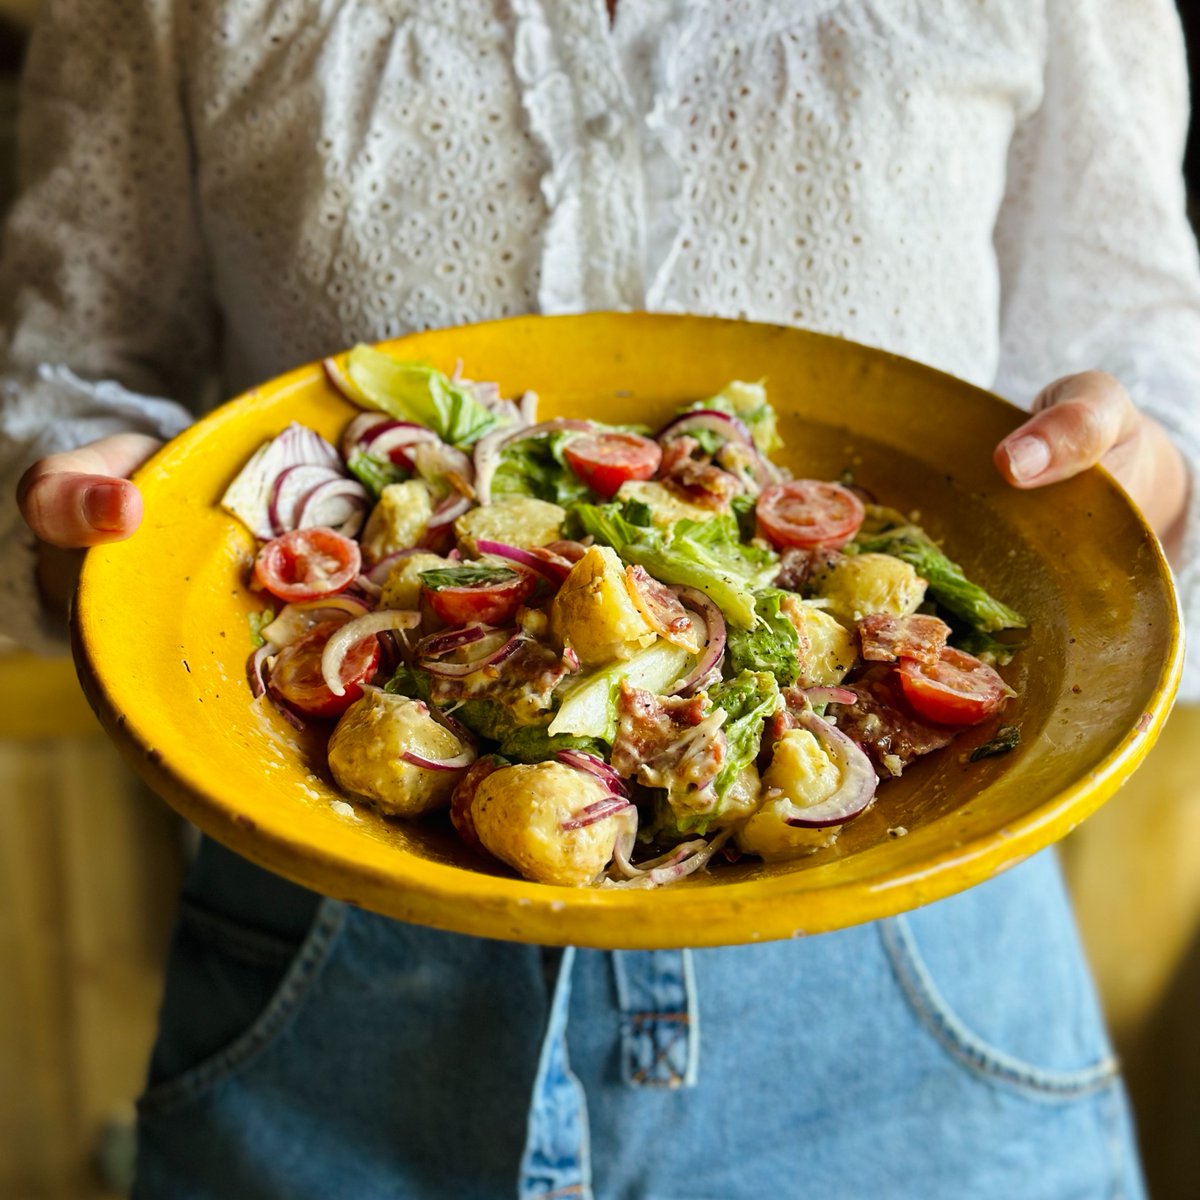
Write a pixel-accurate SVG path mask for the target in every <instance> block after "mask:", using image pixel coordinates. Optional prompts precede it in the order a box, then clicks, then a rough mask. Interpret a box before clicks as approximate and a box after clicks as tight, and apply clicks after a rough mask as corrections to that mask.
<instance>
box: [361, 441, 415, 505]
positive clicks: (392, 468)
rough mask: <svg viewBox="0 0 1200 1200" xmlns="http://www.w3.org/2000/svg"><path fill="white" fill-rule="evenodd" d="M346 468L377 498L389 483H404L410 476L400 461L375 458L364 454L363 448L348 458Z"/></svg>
mask: <svg viewBox="0 0 1200 1200" xmlns="http://www.w3.org/2000/svg"><path fill="white" fill-rule="evenodd" d="M346 470H348V471H349V472H350V474H351V475H353V476H354V477H355V478H356V479H357V480H358V482H359V483H361V484H362V485H363V487H365V488H366V489H367V491H368V492H370V493H371V496H372V497H373V498H374V499H376V500H378V499H379V495H380V493H381V492H382V491H383V489H384V488H385V487H387V486H388V484H390V483H403V482H404V480H406V479H407V478H408V477H409V476H408V472H407V471H406V470H405V469H404V468H403V467H402V466H400V465H399V463H394V462H391V461H390V460H389V459H386V458H375V457H374V456H373V455H371V454H364V453H363V452H362V451H361V450H356V451H355V452H354V453H353V454H351V455H350V457H349V459H347V460H346Z"/></svg>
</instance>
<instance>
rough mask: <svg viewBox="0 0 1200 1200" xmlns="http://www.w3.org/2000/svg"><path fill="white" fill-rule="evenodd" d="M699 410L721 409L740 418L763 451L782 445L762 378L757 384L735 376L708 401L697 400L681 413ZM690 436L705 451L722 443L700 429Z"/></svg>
mask: <svg viewBox="0 0 1200 1200" xmlns="http://www.w3.org/2000/svg"><path fill="white" fill-rule="evenodd" d="M700 409H708V410H711V411H715V412H723V413H727V414H728V415H729V416H731V417H737V418H739V419H740V420H741V421H742V423H743V424H745V425H746V426H747V427H748V428H749V430H750V436H751V437H753V439H754V444H755V446H757V447H758V449H759V451H760V452H761V453H763V454H770V453H771V452H772V451H773V450H779V449H781V448H782V446H783V438H781V437H780V436H779V430H778V428H777V422H776V417H775V410H774V408H772V407H771V404H770V402H769V401H768V400H767V389H766V387H765V386H764V385H763V381H762V380H761V379H760V380H759V381H758V382H757V383H745V382H743V381H742V380H740V379H735V380H734V381H733V382H732V383H727V384H726V385H725V386H724V387H723V388H722V389H721V390H720V391H719V392H718V393H717V394H716V395H715V396H710V397H709V398H708V399H707V400H698V401H696V403H695V404H691V405H689V406H688V407H687V408H684V409H681V410H680V412H681V413H684V412H696V411H697V410H700ZM691 436H692V437H694V438H696V440H697V441H698V442H699V443H700V447H701V449H702V450H703V451H704V452H705V453H706V454H712V453H714V452H715V451H716V450H717V448H718V447H719V446H720V444H721V439H720V438H719V437H717V436H716V435H715V434H706V433H705V432H704V431H703V430H701V431H699V432H696V433H693V434H692V435H691Z"/></svg>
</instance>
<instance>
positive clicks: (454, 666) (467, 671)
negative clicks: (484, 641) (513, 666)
mask: <svg viewBox="0 0 1200 1200" xmlns="http://www.w3.org/2000/svg"><path fill="white" fill-rule="evenodd" d="M528 640H529V639H528V638H527V637H526V636H525V634H523V633H517V634H513V635H512V636H511V637H509V638H508V639H507V641H505V642H503V643H502V644H501V645H500V646H499V647H498V648H497V649H494V650H489V651H488V652H487V653H486V654H484V655H482V656H481V657H479V658H476V659H472V660H471V661H469V662H464V663H447V662H441V661H440V660H439V659H436V658H428V657H426V658H422V659H421V660H420V665H421V666H422V667H424V668H425V670H426V671H428V672H429V673H430V674H431V675H444V676H446V677H447V678H449V679H461V678H462V677H463V676H464V675H473V674H474V673H475V672H476V671H481V670H483V668H484V667H496V666H499V665H500V664H501V663H502V662H504V660H505V659H506V658H509V657H511V656H512V654H514V653H515V652H516V650H517V649H518V648H519V647H521V646H522V645H524V644H525V642H526V641H528Z"/></svg>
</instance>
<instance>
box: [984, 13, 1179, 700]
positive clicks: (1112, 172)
mask: <svg viewBox="0 0 1200 1200" xmlns="http://www.w3.org/2000/svg"><path fill="white" fill-rule="evenodd" d="M1044 87H1045V91H1044V96H1043V99H1042V103H1041V105H1040V107H1039V108H1038V110H1037V111H1036V112H1035V113H1034V114H1033V116H1032V117H1031V118H1030V119H1029V120H1027V121H1026V122H1025V123H1024V124H1023V125H1021V126H1020V127H1019V128H1018V130H1017V131H1016V134H1015V136H1014V138H1013V143H1012V149H1011V152H1010V158H1009V174H1008V181H1009V182H1008V190H1007V195H1006V197H1005V201H1004V204H1003V207H1002V209H1001V213H1000V217H999V221H998V224H997V228H996V238H995V240H996V248H997V254H998V258H999V261H1000V268H1001V289H1002V290H1001V294H1002V323H1003V331H1002V348H1001V361H1000V370H999V374H998V378H997V384H996V386H997V389H998V390H999V391H1001V392H1002V393H1004V394H1005V395H1008V396H1009V397H1011V398H1012V399H1013V400H1014V401H1015V402H1017V403H1019V404H1024V405H1028V404H1029V403H1030V402H1031V401H1032V399H1033V396H1034V395H1035V394H1036V392H1037V391H1038V390H1039V389H1040V388H1041V387H1042V386H1043V385H1044V384H1046V383H1048V382H1050V381H1051V380H1052V379H1054V378H1056V377H1058V376H1060V375H1064V374H1067V373H1070V372H1072V371H1078V370H1083V369H1086V368H1090V367H1097V368H1100V369H1102V370H1107V371H1110V372H1111V373H1112V374H1114V375H1116V376H1117V377H1118V378H1119V379H1121V380H1122V382H1123V383H1124V384H1125V385H1126V386H1127V387H1128V388H1129V390H1130V392H1131V393H1132V394H1133V396H1134V399H1135V400H1136V401H1137V403H1138V404H1139V405H1140V406H1141V407H1142V408H1143V409H1145V410H1146V411H1148V412H1150V413H1152V414H1153V415H1154V416H1155V417H1156V418H1157V419H1158V420H1159V421H1161V422H1162V424H1163V425H1164V426H1165V427H1166V428H1167V429H1168V430H1169V431H1170V432H1171V434H1172V436H1173V437H1174V438H1175V440H1176V443H1177V445H1179V447H1180V448H1181V449H1182V450H1183V452H1184V454H1185V456H1186V457H1187V459H1188V461H1189V463H1190V466H1191V471H1192V478H1193V481H1196V480H1197V479H1200V265H1198V262H1197V251H1196V242H1195V238H1194V236H1193V234H1192V232H1191V230H1190V228H1189V226H1188V223H1187V217H1186V200H1185V192H1184V185H1183V177H1182V173H1181V170H1180V163H1181V160H1182V157H1183V146H1184V138H1185V135H1186V130H1187V119H1188V85H1187V67H1186V59H1185V56H1184V46H1183V38H1182V34H1181V31H1180V27H1179V19H1178V16H1177V14H1176V11H1175V6H1174V4H1173V3H1172V2H1171V0H1048V22H1047V40H1046V46H1045V85H1044ZM1178 581H1179V584H1180V588H1181V592H1182V595H1183V603H1184V610H1185V615H1186V617H1187V619H1188V624H1189V626H1190V627H1191V629H1192V630H1193V631H1196V630H1200V488H1197V487H1196V486H1193V488H1192V496H1191V501H1190V512H1189V517H1188V527H1187V531H1186V535H1185V545H1184V553H1183V558H1182V560H1181V563H1180V565H1179V572H1178ZM1184 687H1185V694H1187V695H1189V696H1191V697H1193V698H1196V697H1200V655H1198V654H1197V653H1195V652H1192V653H1190V654H1189V660H1188V667H1187V670H1186V674H1185V684H1184Z"/></svg>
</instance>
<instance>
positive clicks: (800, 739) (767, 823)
mask: <svg viewBox="0 0 1200 1200" xmlns="http://www.w3.org/2000/svg"><path fill="white" fill-rule="evenodd" d="M762 783H763V787H764V789H766V792H767V794H768V795H771V793H778V794H776V795H771V798H770V799H769V800H767V801H765V802H764V803H763V805H762V807H761V808H760V809H759V810H758V811H757V812H756V813H755V814H754V815H753V816H752V817H751V818H750V819H749V820H748V821H747V822H746V823H745V825H743V826H742V827H741V829H739V830H738V832H737V843H738V846H739V847H740V848H741V849H742V850H743V851H744V852H745V853H747V854H757V855H758V856H759V857H760V858H762V859H765V860H766V861H767V862H772V861H775V860H782V859H787V858H795V857H796V856H797V855H800V854H807V853H809V852H810V851H812V850H819V849H820V848H821V847H822V846H828V845H830V844H831V843H832V842H833V840H834V838H835V837H836V836H837V830H838V829H839V828H840V826H836V825H835V826H830V827H828V828H825V829H804V828H801V827H799V826H795V825H789V824H787V819H788V818H789V817H793V816H795V815H796V813H797V811H798V810H799V809H803V808H807V807H809V806H810V805H812V804H819V803H820V802H821V801H822V800H827V799H828V798H829V797H830V796H832V795H833V793H834V792H836V791H837V790H838V788H839V787H841V784H842V776H841V772H840V771H839V770H838V768H837V766H836V764H835V763H834V762H833V760H832V759H831V758H830V757H829V755H827V754H826V753H825V751H824V749H823V748H822V747H821V743H820V742H818V741H817V739H816V738H815V737H814V736H813V735H812V734H811V733H809V732H808V730H807V729H791V730H789V731H788V732H787V733H785V734H784V735H783V737H782V738H780V739H779V741H778V742H776V743H775V753H774V755H772V757H771V765H770V766H769V767H768V768H767V769H766V771H765V772H764V774H763V777H762Z"/></svg>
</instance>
